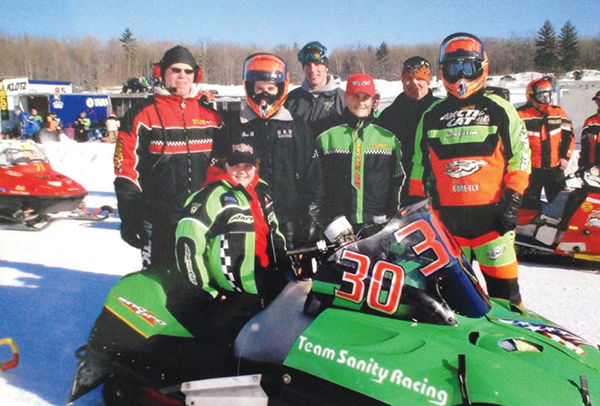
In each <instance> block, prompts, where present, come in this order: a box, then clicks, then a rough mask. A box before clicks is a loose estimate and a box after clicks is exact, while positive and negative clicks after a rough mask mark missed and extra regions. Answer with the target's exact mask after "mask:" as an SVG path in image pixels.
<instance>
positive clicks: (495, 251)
mask: <svg viewBox="0 0 600 406" xmlns="http://www.w3.org/2000/svg"><path fill="white" fill-rule="evenodd" d="M505 249H506V247H505V246H504V245H500V246H498V247H494V248H492V249H491V250H489V251H488V252H486V253H485V255H486V256H487V257H488V258H489V259H491V260H492V261H493V260H495V259H498V258H500V255H502V254H503V253H504V250H505Z"/></svg>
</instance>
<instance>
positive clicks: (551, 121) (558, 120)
mask: <svg viewBox="0 0 600 406" xmlns="http://www.w3.org/2000/svg"><path fill="white" fill-rule="evenodd" d="M561 122H562V120H561V119H560V118H557V119H552V118H551V119H548V124H560V123H561Z"/></svg>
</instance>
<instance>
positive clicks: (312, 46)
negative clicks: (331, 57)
mask: <svg viewBox="0 0 600 406" xmlns="http://www.w3.org/2000/svg"><path fill="white" fill-rule="evenodd" d="M326 58H327V48H325V47H324V46H323V45H322V44H321V43H320V42H318V41H314V42H310V43H308V44H306V45H305V46H304V47H303V48H302V49H301V50H300V51H298V61H299V62H300V63H302V64H303V65H304V64H305V63H309V62H323V60H324V59H326Z"/></svg>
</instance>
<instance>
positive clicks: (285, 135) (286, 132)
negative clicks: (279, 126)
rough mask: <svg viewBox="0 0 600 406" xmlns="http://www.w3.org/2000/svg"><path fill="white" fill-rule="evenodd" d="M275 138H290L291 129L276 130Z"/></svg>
mask: <svg viewBox="0 0 600 406" xmlns="http://www.w3.org/2000/svg"><path fill="white" fill-rule="evenodd" d="M277 138H292V130H291V129H290V130H277Z"/></svg>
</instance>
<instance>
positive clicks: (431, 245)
mask: <svg viewBox="0 0 600 406" xmlns="http://www.w3.org/2000/svg"><path fill="white" fill-rule="evenodd" d="M431 220H432V222H433V224H434V225H435V226H436V227H438V229H439V230H441V225H440V224H439V220H437V218H436V217H435V216H432V217H431ZM417 231H420V232H421V233H422V234H423V237H424V238H425V239H424V240H423V241H420V242H418V243H417V244H415V245H413V246H412V250H413V251H414V252H415V254H417V255H421V254H422V253H424V252H425V251H427V250H429V249H431V250H433V253H434V255H435V257H436V258H435V260H434V261H433V262H432V263H430V264H428V265H427V266H424V267H423V268H421V273H422V274H423V275H425V276H429V275H431V274H432V273H434V272H436V271H437V270H438V269H441V268H443V267H445V266H446V265H448V263H449V262H450V255H452V256H454V257H455V258H458V257H459V256H460V248H458V246H457V245H456V244H453V243H452V241H450V240H449V239H448V236H447V235H446V234H445V233H444V232H443V231H440V233H439V235H440V238H441V239H442V241H443V242H444V244H445V246H446V247H448V249H450V250H451V251H450V255H448V251H447V250H446V248H445V246H444V245H443V244H442V243H441V242H440V241H438V240H437V239H436V234H435V231H433V228H432V227H431V225H430V224H429V223H428V222H427V221H425V220H418V221H415V222H414V223H411V224H409V225H407V226H406V227H404V228H401V229H400V230H398V231H396V232H395V233H394V237H396V241H398V242H400V241H402V240H403V239H404V238H406V237H408V236H409V235H411V234H412V233H415V232H417Z"/></svg>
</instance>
